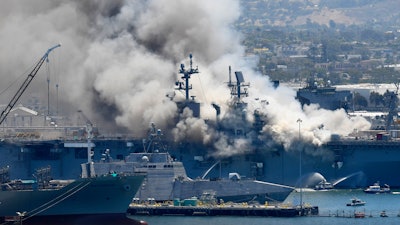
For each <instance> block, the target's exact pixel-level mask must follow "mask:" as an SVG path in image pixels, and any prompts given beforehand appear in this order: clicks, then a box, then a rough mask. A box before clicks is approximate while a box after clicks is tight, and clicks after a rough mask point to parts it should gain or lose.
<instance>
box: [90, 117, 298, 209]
mask: <svg viewBox="0 0 400 225" xmlns="http://www.w3.org/2000/svg"><path fill="white" fill-rule="evenodd" d="M161 135H162V133H161V130H159V129H156V128H155V125H154V124H152V125H151V128H150V134H149V138H148V142H146V143H145V144H144V145H145V146H148V147H147V148H146V149H144V150H143V151H142V152H136V153H130V154H129V155H128V156H126V157H125V159H124V160H114V159H112V158H111V157H110V156H109V153H110V152H109V151H106V153H105V154H104V157H103V159H102V160H101V161H99V162H94V163H93V164H92V167H93V169H94V171H95V173H96V174H99V175H101V174H107V173H110V172H118V173H120V172H129V171H131V172H132V171H135V172H143V173H146V174H147V176H146V179H145V181H144V182H143V185H142V187H141V188H140V189H139V191H138V192H137V194H136V198H139V199H141V200H146V199H155V201H157V202H164V201H172V200H174V199H187V198H191V197H197V198H200V197H201V196H202V195H203V193H204V191H212V192H215V196H216V198H217V199H218V200H222V201H224V202H227V201H232V202H247V201H259V202H260V203H264V202H266V201H267V202H282V201H284V200H285V199H286V197H287V196H288V195H289V194H290V193H291V192H292V191H293V190H294V188H293V187H290V186H286V185H281V184H276V183H271V182H265V181H259V180H255V179H248V178H242V177H241V176H240V174H238V173H230V174H229V178H219V179H207V178H206V175H207V172H209V171H210V170H211V169H212V168H210V169H209V170H208V171H207V172H206V174H204V175H203V176H202V177H199V178H196V179H192V178H190V177H188V176H187V174H186V170H185V167H184V165H183V163H182V162H180V161H178V160H174V159H173V158H172V157H171V155H170V154H169V153H168V152H166V151H164V150H163V145H162V144H161V143H162V141H161V140H160V137H161ZM214 165H215V166H216V165H218V163H216V164H214ZM215 166H214V167H215Z"/></svg>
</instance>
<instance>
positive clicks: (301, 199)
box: [296, 118, 303, 215]
mask: <svg viewBox="0 0 400 225" xmlns="http://www.w3.org/2000/svg"><path fill="white" fill-rule="evenodd" d="M296 122H297V123H299V142H300V140H301V136H300V125H301V123H302V122H303V121H302V120H301V119H300V118H299V119H297V121H296ZM302 152H303V149H300V163H299V165H300V166H299V167H300V168H299V171H300V215H303V188H302V186H303V184H302V183H303V182H302V179H301V175H302V173H301V167H302V166H301V161H302V160H301V157H302Z"/></svg>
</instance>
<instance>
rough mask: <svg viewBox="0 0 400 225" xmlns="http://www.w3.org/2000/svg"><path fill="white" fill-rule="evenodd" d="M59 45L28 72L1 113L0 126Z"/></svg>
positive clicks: (50, 49) (52, 48) (51, 49)
mask: <svg viewBox="0 0 400 225" xmlns="http://www.w3.org/2000/svg"><path fill="white" fill-rule="evenodd" d="M60 46H61V44H57V45H55V46H53V47H51V48H49V49H48V50H47V51H46V53H45V54H44V55H43V56H42V58H41V59H40V60H39V62H38V63H37V64H36V66H35V67H34V68H33V70H32V71H31V72H30V74H29V75H28V77H27V78H26V79H25V81H24V82H23V83H22V85H21V87H20V88H19V89H18V91H17V93H16V94H15V95H14V97H13V98H12V99H11V101H10V103H8V105H7V107H6V108H5V109H4V110H3V111H2V112H1V115H0V125H1V124H2V123H3V121H4V120H5V119H6V117H7V115H8V114H9V113H10V111H11V109H12V108H13V107H14V105H15V104H16V103H17V102H18V100H19V98H20V97H21V96H22V94H23V93H24V92H25V90H26V88H27V87H28V86H29V84H30V83H31V81H32V80H33V78H34V77H35V75H36V74H37V72H38V71H39V69H40V67H41V66H42V64H43V62H44V61H45V60H46V59H47V58H48V56H49V54H50V52H51V51H53V50H54V49H55V48H58V47H60Z"/></svg>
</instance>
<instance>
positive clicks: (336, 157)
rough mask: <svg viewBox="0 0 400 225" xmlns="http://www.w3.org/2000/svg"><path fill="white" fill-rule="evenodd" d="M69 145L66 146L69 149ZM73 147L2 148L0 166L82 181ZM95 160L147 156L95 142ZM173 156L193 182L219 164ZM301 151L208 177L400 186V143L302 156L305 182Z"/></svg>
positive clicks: (182, 152)
mask: <svg viewBox="0 0 400 225" xmlns="http://www.w3.org/2000/svg"><path fill="white" fill-rule="evenodd" d="M65 143H67V144H65ZM68 143H70V142H63V141H48V142H44V141H39V142H25V143H22V142H20V143H18V144H17V143H6V142H2V143H1V144H0V149H1V161H0V167H6V166H10V167H11V170H10V173H11V177H12V178H31V174H32V173H33V171H34V170H35V169H36V168H40V167H44V166H51V168H52V176H53V178H56V179H71V178H77V177H78V176H79V175H80V169H79V167H78V165H79V164H81V163H83V162H85V161H86V160H87V150H86V147H85V146H84V143H83V142H82V145H81V146H80V147H76V146H75V147H66V146H68ZM93 143H94V144H95V147H94V148H93V151H94V152H95V154H94V157H95V158H94V160H95V161H96V160H100V159H101V155H102V153H103V152H104V150H105V149H110V152H111V156H112V157H113V158H114V159H121V160H122V159H123V158H124V157H125V156H126V155H128V154H129V153H132V152H140V151H142V148H143V147H142V143H141V141H140V140H133V139H131V140H128V139H124V140H122V139H117V140H93ZM168 152H169V153H170V154H171V156H172V157H174V158H176V159H177V160H179V161H182V162H183V165H184V166H185V169H186V172H187V175H188V176H189V177H201V176H202V175H203V174H204V172H205V171H206V170H207V169H209V168H210V167H211V166H212V165H213V164H214V163H215V162H216V161H217V159H215V158H211V157H207V155H208V154H209V152H207V148H205V147H204V148H203V147H201V146H200V147H199V146H195V147H193V146H191V145H186V146H185V147H181V146H178V147H177V148H171V149H169V150H168ZM299 155H300V154H299V152H298V151H297V152H296V151H293V152H287V151H285V150H284V149H283V147H282V148H274V149H273V150H271V149H268V148H261V147H260V148H258V149H257V150H256V152H253V153H249V154H246V155H242V156H233V157H228V158H223V159H221V166H219V167H217V168H214V169H213V170H211V171H210V172H209V174H208V176H207V177H208V178H210V179H213V178H219V177H221V175H222V177H227V174H228V173H230V172H237V173H239V174H240V175H241V176H242V177H247V178H255V179H257V180H261V181H268V182H273V183H279V184H284V185H288V186H295V187H299V186H300V183H301V186H303V187H313V185H315V184H317V183H319V182H320V181H321V180H323V179H326V180H327V181H329V182H331V183H333V184H334V185H335V188H338V187H346V188H353V187H366V186H367V185H369V184H371V183H374V182H376V181H380V182H382V183H387V184H389V185H390V186H392V187H400V181H399V180H397V179H394V177H396V175H397V174H396V172H397V171H399V170H400V142H398V141H394V140H370V141H362V140H353V141H347V140H343V141H332V142H329V143H328V144H326V145H324V146H322V147H320V148H318V149H315V152H313V153H312V154H311V153H309V152H303V154H302V156H303V157H302V163H301V164H302V178H301V179H299V177H300V174H299V166H300V159H299Z"/></svg>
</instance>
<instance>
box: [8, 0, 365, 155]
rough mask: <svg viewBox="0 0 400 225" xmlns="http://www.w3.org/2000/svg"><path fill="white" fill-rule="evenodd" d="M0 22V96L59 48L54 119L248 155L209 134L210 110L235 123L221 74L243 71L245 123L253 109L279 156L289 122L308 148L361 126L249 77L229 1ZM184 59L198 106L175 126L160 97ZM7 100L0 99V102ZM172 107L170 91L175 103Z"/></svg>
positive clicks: (30, 9) (126, 5) (91, 8)
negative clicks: (80, 118)
mask: <svg viewBox="0 0 400 225" xmlns="http://www.w3.org/2000/svg"><path fill="white" fill-rule="evenodd" d="M0 15H1V17H2V18H3V19H2V20H1V21H0V46H1V49H2V52H3V54H1V55H0V76H1V78H2V84H1V86H0V89H1V90H3V89H5V88H6V86H7V84H9V83H10V82H12V81H13V80H15V79H16V78H17V77H18V76H19V75H20V74H21V73H23V72H25V70H21V68H29V67H30V66H31V65H32V64H33V63H34V61H35V60H38V59H39V58H40V56H41V54H43V53H44V52H45V51H46V50H47V49H48V48H49V47H51V46H53V45H55V44H57V43H59V42H61V43H62V47H61V48H59V49H57V50H55V51H54V52H52V53H51V55H50V57H49V59H50V61H51V62H52V63H53V64H56V67H55V68H57V69H52V72H53V73H52V74H53V75H52V77H51V85H53V86H52V87H53V88H52V96H54V85H55V84H58V85H59V92H60V94H59V95H60V99H59V101H60V102H61V103H60V109H59V111H60V112H63V113H65V114H68V113H74V112H76V110H78V109H81V110H82V111H83V112H85V114H86V115H87V116H88V117H89V118H91V119H92V121H93V122H95V123H96V124H98V125H99V126H100V127H105V128H107V129H108V130H110V131H111V130H119V129H123V130H127V131H129V132H130V133H131V134H132V135H134V136H137V137H143V136H144V135H145V131H147V129H148V126H149V124H150V122H154V123H155V124H156V125H157V127H160V128H162V129H164V132H165V131H166V132H170V133H172V135H173V136H174V138H175V140H176V141H182V140H193V141H198V142H200V143H203V144H206V145H209V146H212V147H213V148H214V149H215V150H216V151H215V150H214V151H215V152H214V156H218V155H219V156H228V155H233V154H242V153H244V152H247V151H251V150H252V147H251V142H250V141H249V140H248V139H246V138H243V139H239V140H233V141H232V140H229V138H228V137H227V136H226V135H225V134H223V133H219V132H218V130H217V129H214V128H213V127H212V126H210V124H216V122H215V119H216V115H215V110H214V109H213V108H212V107H211V103H212V102H214V103H216V104H218V105H220V106H221V115H220V117H221V118H233V119H232V120H230V123H231V125H233V124H232V123H234V122H235V119H234V118H235V117H232V115H230V114H229V111H228V106H229V90H228V89H227V87H226V83H225V82H226V81H227V79H228V66H229V65H232V67H233V71H236V70H241V71H243V74H244V76H245V79H246V81H247V82H250V83H251V86H250V89H249V93H250V95H249V97H247V98H244V100H245V101H247V102H248V109H247V111H246V112H244V113H245V115H246V118H247V119H249V120H250V121H253V120H254V118H253V114H252V112H253V111H254V110H257V111H259V112H260V113H262V114H263V115H267V116H266V118H267V120H268V123H267V124H266V125H265V126H264V127H263V129H262V132H261V134H259V135H260V137H259V138H260V139H262V140H265V139H267V137H268V138H273V139H274V140H275V141H276V142H277V143H283V144H284V145H285V146H287V147H289V146H290V144H291V143H292V142H293V140H295V139H296V138H297V137H298V126H299V124H298V123H297V122H296V121H297V119H298V118H300V119H301V120H302V123H301V124H300V126H301V133H302V136H303V138H304V139H305V140H308V141H310V142H312V143H313V144H316V145H318V144H321V143H323V142H325V141H326V140H327V139H328V137H329V135H330V134H332V133H341V134H348V133H350V132H351V131H352V130H353V129H359V130H361V129H363V128H365V127H367V126H368V123H367V122H366V121H364V120H357V121H356V120H353V119H349V118H348V117H347V116H346V113H345V112H344V111H340V110H339V111H334V112H331V111H326V110H320V109H318V108H316V107H313V106H311V107H306V108H305V110H304V111H303V110H302V109H301V107H300V104H299V103H298V102H297V101H296V100H295V99H294V96H295V92H294V91H293V90H291V89H289V88H286V87H283V86H281V87H279V88H277V89H276V90H275V89H274V88H273V87H272V84H271V83H270V82H269V81H268V79H267V77H263V76H260V74H257V73H255V72H254V71H252V69H251V68H252V67H253V65H252V64H251V63H249V62H247V61H245V60H244V59H243V55H244V51H243V47H242V46H241V45H240V42H241V35H240V33H238V32H237V31H236V30H235V29H234V26H233V24H234V22H235V21H236V20H237V19H238V17H239V16H240V4H239V0H218V1H214V0H203V1H196V0H168V1H164V0H118V1H115V0H114V1H107V0H91V1H85V0H83V1H81V0H76V1H62V0H37V1H29V0H4V1H2V7H1V9H0ZM190 53H193V55H194V64H195V65H194V66H197V65H198V66H199V70H200V73H199V74H196V75H193V77H192V79H191V83H192V85H193V90H191V94H192V95H195V96H196V99H197V100H198V101H199V102H203V104H202V108H201V112H202V117H201V118H195V117H193V116H192V114H191V112H190V111H188V110H185V111H184V113H183V115H180V116H179V117H178V115H177V105H176V104H175V103H174V102H173V101H170V99H169V98H167V97H166V93H169V92H171V90H173V89H174V83H175V81H176V80H177V79H178V78H179V76H178V75H179V74H178V69H179V64H180V63H184V64H185V65H186V66H188V55H189V54H190ZM51 68H53V67H51ZM54 74H55V75H54ZM37 76H38V77H37V78H36V79H35V80H34V81H33V82H32V84H31V86H30V87H29V89H28V90H27V91H28V92H30V93H32V94H30V95H37V96H39V97H40V98H41V99H46V97H45V96H46V95H47V93H46V92H45V91H44V89H45V87H46V86H47V83H46V74H45V72H44V70H41V71H40V72H39V74H38V75H37ZM12 94H13V93H12ZM12 94H4V95H2V96H0V100H1V102H2V103H6V102H7V101H8V99H9V97H10V95H12ZM24 98H26V97H24ZM182 98H183V95H182V94H181V93H180V92H177V95H176V96H175V100H178V99H182ZM53 101H54V99H53ZM266 102H267V103H268V104H266ZM52 110H53V111H54V109H52ZM175 118H181V120H180V121H175V120H174V119H175ZM206 121H208V122H206ZM210 121H214V123H212V122H211V123H210ZM321 125H322V126H321ZM237 126H243V124H240V123H239V124H237ZM322 127H323V128H322ZM250 135H252V136H253V135H258V134H250Z"/></svg>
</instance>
